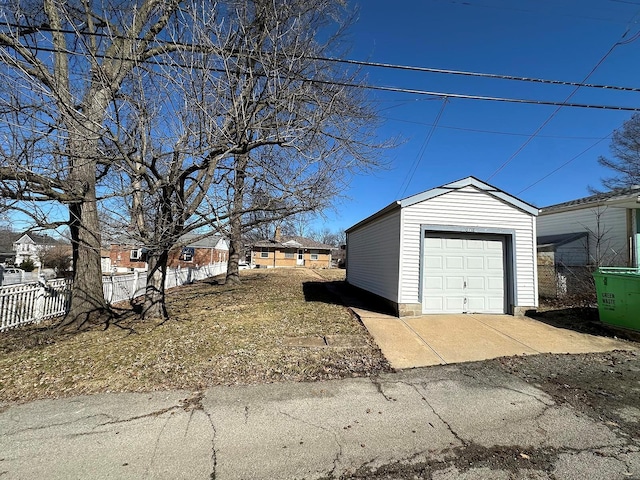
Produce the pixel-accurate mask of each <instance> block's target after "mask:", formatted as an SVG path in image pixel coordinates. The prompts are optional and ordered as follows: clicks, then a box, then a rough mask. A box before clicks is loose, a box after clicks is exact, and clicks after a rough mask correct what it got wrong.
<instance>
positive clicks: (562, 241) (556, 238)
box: [537, 232, 589, 251]
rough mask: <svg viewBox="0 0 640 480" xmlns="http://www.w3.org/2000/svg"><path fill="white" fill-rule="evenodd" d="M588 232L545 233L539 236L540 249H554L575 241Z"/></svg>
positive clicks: (585, 235)
mask: <svg viewBox="0 0 640 480" xmlns="http://www.w3.org/2000/svg"><path fill="white" fill-rule="evenodd" d="M588 235H589V233H588V232H575V233H562V234H559V235H545V236H543V237H538V239H537V241H538V250H540V251H553V250H555V249H556V248H558V247H561V246H562V245H566V244H568V243H571V242H575V241H576V240H579V239H581V238H584V237H587V236H588Z"/></svg>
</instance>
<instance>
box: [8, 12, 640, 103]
mask: <svg viewBox="0 0 640 480" xmlns="http://www.w3.org/2000/svg"><path fill="white" fill-rule="evenodd" d="M3 25H6V26H9V27H12V28H31V29H35V27H25V26H24V25H19V24H14V23H4V24H3ZM37 30H41V31H46V32H56V33H65V34H71V35H77V34H78V32H77V31H75V30H67V29H54V28H51V27H38V28H37ZM87 35H90V36H97V37H105V38H117V39H122V40H136V41H137V40H140V38H138V37H128V36H125V35H117V34H107V33H92V34H87ZM633 40H635V38H634V39H633ZM633 40H631V41H633ZM156 43H158V44H164V45H177V46H181V47H185V48H187V49H193V48H194V47H196V48H197V49H205V48H207V47H206V46H204V45H198V44H192V43H185V42H172V41H169V40H156ZM624 43H630V41H626V42H622V43H620V44H621V45H622V44H624ZM38 49H39V50H40V51H43V52H52V53H56V52H57V51H58V50H55V49H50V48H46V47H42V48H40V47H38ZM65 53H68V54H75V55H82V56H85V55H86V54H85V53H77V52H73V51H66V52H65ZM229 53H233V52H231V51H229ZM95 57H96V58H107V59H121V58H122V57H112V56H104V55H95ZM300 58H304V59H307V60H316V61H321V62H331V63H340V64H345V65H357V66H361V67H374V68H383V69H391V70H403V71H412V72H423V73H437V74H445V75H458V76H467V77H478V78H491V79H498V80H514V81H520V82H532V83H542V84H549V85H565V86H572V87H584V88H598V89H605V90H618V91H624V92H640V87H626V86H619V85H605V84H593V83H584V82H582V83H580V82H569V81H565V80H553V79H545V78H536V77H522V76H516V75H505V74H498V73H484V72H472V71H466V70H452V69H446V68H432V67H420V66H415V65H401V64H395V63H387V62H371V61H364V60H353V59H348V58H336V57H323V56H316V55H302V56H301V57H300Z"/></svg>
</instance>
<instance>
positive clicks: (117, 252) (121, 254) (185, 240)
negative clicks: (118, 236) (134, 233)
mask: <svg viewBox="0 0 640 480" xmlns="http://www.w3.org/2000/svg"><path fill="white" fill-rule="evenodd" d="M180 244H181V245H182V246H176V247H174V248H172V249H171V250H170V251H169V261H168V264H167V266H168V267H170V268H176V267H181V268H187V267H197V266H200V265H209V264H212V263H217V262H226V261H227V260H228V259H229V246H228V244H227V241H226V240H225V239H224V238H222V237H221V236H220V235H216V234H212V235H209V236H207V237H204V238H203V236H202V235H198V234H191V233H189V234H186V235H183V236H182V237H181V238H180ZM147 251H148V250H147V248H145V247H144V246H140V245H136V244H135V243H133V242H127V241H121V242H119V243H115V242H114V243H111V246H110V249H109V260H110V264H111V271H114V272H118V273H124V272H130V271H136V270H138V271H146V270H147Z"/></svg>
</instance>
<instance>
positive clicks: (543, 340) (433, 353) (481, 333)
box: [352, 308, 630, 369]
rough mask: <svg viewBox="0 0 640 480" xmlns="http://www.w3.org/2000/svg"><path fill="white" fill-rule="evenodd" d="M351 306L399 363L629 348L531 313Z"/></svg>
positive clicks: (393, 362) (391, 360)
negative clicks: (389, 311)
mask: <svg viewBox="0 0 640 480" xmlns="http://www.w3.org/2000/svg"><path fill="white" fill-rule="evenodd" d="M352 310H353V311H354V312H355V313H356V315H358V317H360V319H361V320H362V323H364V325H365V326H366V327H367V330H369V333H371V335H372V336H373V338H374V340H375V341H376V343H377V344H378V346H379V347H380V350H382V353H383V354H384V356H385V357H386V358H387V360H388V361H389V363H390V364H391V366H392V367H393V368H397V369H402V368H413V367H424V366H429V365H444V364H448V363H459V362H471V361H477V360H487V359H490V358H497V357H505V356H512V355H534V354H538V353H588V352H606V351H611V350H626V349H629V348H630V347H629V344H628V343H625V342H623V341H620V340H615V339H612V338H606V337H597V336H594V335H588V334H584V333H578V332H574V331H572V330H566V329H562V328H556V327H552V326H550V325H547V324H545V323H542V322H539V321H536V320H533V319H531V318H527V317H513V316H510V315H481V314H460V315H423V316H420V317H404V318H397V317H392V316H389V315H384V314H379V313H374V312H369V311H367V310H362V309H359V308H352Z"/></svg>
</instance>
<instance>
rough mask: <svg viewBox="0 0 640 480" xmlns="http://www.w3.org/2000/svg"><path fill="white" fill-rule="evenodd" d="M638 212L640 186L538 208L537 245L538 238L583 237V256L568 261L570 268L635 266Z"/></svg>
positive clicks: (639, 230)
mask: <svg viewBox="0 0 640 480" xmlns="http://www.w3.org/2000/svg"><path fill="white" fill-rule="evenodd" d="M639 212H640V187H634V188H626V189H619V190H615V191H612V192H607V193H599V194H596V195H591V196H589V197H584V198H579V199H577V200H572V201H570V202H564V203H559V204H557V205H551V206H548V207H545V208H542V209H540V216H539V217H538V221H537V229H538V237H539V238H538V244H539V245H540V244H541V243H542V242H541V241H540V240H541V237H554V236H559V235H577V234H586V235H587V237H586V239H583V240H582V248H583V252H584V254H583V255H582V256H581V258H580V259H576V258H573V259H571V263H570V265H583V266H592V267H597V266H602V265H605V266H620V267H638V266H639V264H638V259H639V258H640V250H639V248H640V213H639ZM546 243H548V242H546ZM574 256H575V248H574ZM560 260H564V259H563V258H561V259H560ZM578 260H579V261H578Z"/></svg>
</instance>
